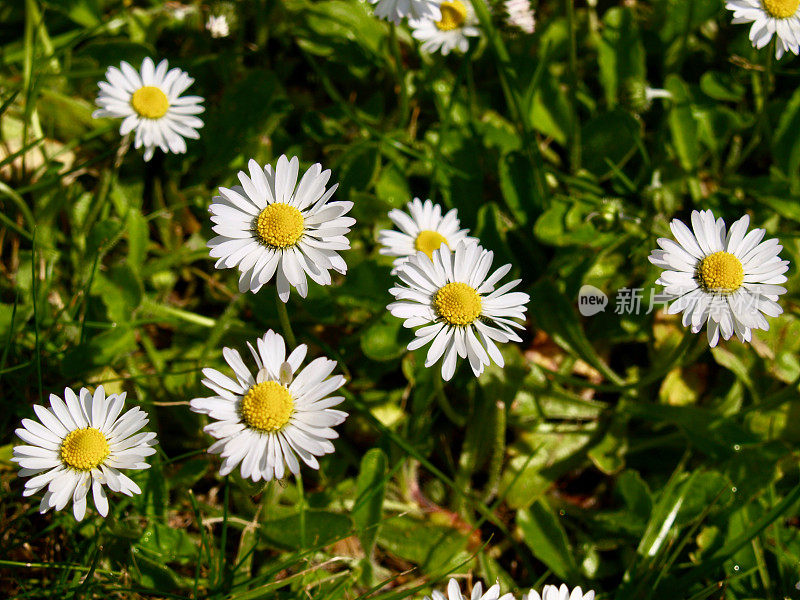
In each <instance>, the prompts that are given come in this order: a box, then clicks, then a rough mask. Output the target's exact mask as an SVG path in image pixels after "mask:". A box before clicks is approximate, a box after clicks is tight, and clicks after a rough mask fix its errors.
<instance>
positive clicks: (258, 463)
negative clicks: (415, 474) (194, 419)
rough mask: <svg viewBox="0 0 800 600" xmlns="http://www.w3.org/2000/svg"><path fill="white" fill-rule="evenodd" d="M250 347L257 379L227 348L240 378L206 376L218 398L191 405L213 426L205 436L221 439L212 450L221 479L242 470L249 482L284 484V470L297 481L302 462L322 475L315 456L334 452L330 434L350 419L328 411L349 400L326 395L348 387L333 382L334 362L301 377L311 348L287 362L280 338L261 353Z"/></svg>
mask: <svg viewBox="0 0 800 600" xmlns="http://www.w3.org/2000/svg"><path fill="white" fill-rule="evenodd" d="M247 346H248V347H249V348H250V352H251V353H252V355H253V358H254V360H255V363H256V375H255V377H253V374H252V373H251V371H250V369H249V368H248V367H246V366H245V364H244V361H243V360H242V357H241V356H240V355H239V353H238V352H237V351H236V350H232V349H231V348H224V349H223V350H222V354H223V356H224V357H225V361H226V362H227V363H228V365H230V367H231V368H232V369H233V371H234V373H235V375H236V379H231V378H229V377H226V376H225V375H223V374H222V373H220V372H219V371H216V370H214V369H203V375H205V376H206V379H203V385H205V386H206V387H208V388H209V389H210V390H211V391H212V392H214V393H215V394H216V395H215V396H211V397H209V398H195V399H194V400H192V401H191V402H190V403H189V404H190V406H191V408H192V410H193V411H194V412H198V413H203V414H207V415H209V416H210V417H211V418H212V419H215V421H214V422H213V423H211V424H210V425H207V426H206V427H205V428H204V429H203V431H205V432H207V433H209V434H211V435H212V436H213V437H215V438H217V441H216V442H215V443H214V444H212V445H211V447H210V448H209V449H208V451H209V453H211V454H221V455H222V458H223V461H222V467H221V468H220V470H219V474H220V475H227V474H228V473H230V472H231V471H233V469H234V468H236V465H238V464H239V463H241V469H240V471H241V474H242V477H244V478H245V479H247V478H250V479H252V480H253V481H259V480H260V479H264V480H265V481H269V480H271V479H273V478H275V479H281V478H282V477H283V476H284V474H285V473H286V467H288V469H289V471H291V472H292V473H294V474H295V475H296V474H297V473H299V472H300V463H299V462H298V460H297V457H298V456H299V457H300V459H301V460H302V461H303V462H304V463H306V465H308V466H309V467H311V468H312V469H319V463H318V462H317V459H316V458H315V457H316V456H322V455H324V454H329V453H331V452H333V450H334V448H333V444H332V443H331V441H330V440H332V439H335V438H337V437H339V434H337V433H336V432H335V431H334V430H333V429H332V427H334V426H336V425H340V424H341V423H343V422H344V420H345V419H346V418H347V413H346V412H342V411H340V410H334V409H332V408H331V407H332V406H336V405H337V404H339V403H341V402H342V401H343V400H344V398H343V397H342V396H329V394H331V393H332V392H334V391H336V390H338V389H339V388H340V387H342V385H344V382H345V379H344V377H342V376H341V375H334V376H332V377H331V376H330V375H331V373H332V372H333V369H334V368H335V367H336V361H334V360H328V359H327V358H317V359H316V360H313V361H312V362H311V363H309V365H308V366H307V367H306V368H305V369H303V371H302V372H299V373H298V371H299V369H300V364H301V363H302V362H303V359H304V358H305V356H306V351H307V347H306V345H305V344H302V345H300V346H298V347H297V348H295V349H294V351H293V352H292V353H291V354H290V355H289V357H288V358H286V346H285V344H284V341H283V337H281V336H280V335H279V334H277V333H275V332H273V331H272V330H270V331H267V333H266V334H264V337H262V338H261V339H259V340H256V348H253V346H252V345H251V344H250V343H249V342H248V344H247Z"/></svg>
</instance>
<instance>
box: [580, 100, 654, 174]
mask: <svg viewBox="0 0 800 600" xmlns="http://www.w3.org/2000/svg"><path fill="white" fill-rule="evenodd" d="M640 129H641V126H640V125H639V122H638V121H637V120H636V119H635V118H634V117H633V115H631V114H629V113H627V112H625V111H623V110H619V109H618V110H613V111H611V112H608V113H604V114H600V115H598V116H597V117H595V118H593V119H590V120H589V121H586V122H585V123H583V124H582V126H581V143H582V145H583V152H582V154H583V156H584V166H585V167H586V168H587V169H588V170H589V171H591V172H592V173H593V174H594V175H596V176H598V177H601V176H604V175H607V174H608V173H610V172H611V171H612V169H611V166H610V165H609V163H611V164H612V165H615V166H617V165H621V164H622V163H624V162H625V160H626V159H627V158H629V157H630V156H631V155H632V154H633V153H634V152H635V151H636V149H637V146H638V144H639V143H640V142H641V140H640V133H639V132H640Z"/></svg>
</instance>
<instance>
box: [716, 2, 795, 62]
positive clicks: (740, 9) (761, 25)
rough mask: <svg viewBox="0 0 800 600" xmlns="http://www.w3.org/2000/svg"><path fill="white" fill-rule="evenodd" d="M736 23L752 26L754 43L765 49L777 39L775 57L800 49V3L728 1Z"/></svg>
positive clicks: (755, 45) (726, 4) (756, 46)
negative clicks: (773, 39)
mask: <svg viewBox="0 0 800 600" xmlns="http://www.w3.org/2000/svg"><path fill="white" fill-rule="evenodd" d="M725 8H727V9H728V10H731V11H733V21H732V22H733V23H734V24H739V23H752V24H753V26H752V27H751V28H750V41H751V42H752V43H753V46H754V47H755V48H758V49H761V48H763V47H764V46H766V45H767V44H769V41H770V40H771V39H772V36H773V35H774V36H776V38H777V39H776V43H775V57H776V58H781V57H782V56H783V54H784V53H785V52H786V51H789V52H791V53H792V54H797V53H798V49H800V0H727V1H726V2H725Z"/></svg>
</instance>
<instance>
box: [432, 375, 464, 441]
mask: <svg viewBox="0 0 800 600" xmlns="http://www.w3.org/2000/svg"><path fill="white" fill-rule="evenodd" d="M433 385H434V386H435V388H436V399H437V400H438V401H439V408H441V409H442V412H443V413H444V414H445V415H446V416H447V418H448V419H450V420H451V421H452V422H453V423H455V424H456V425H458V426H459V427H463V426H464V425H466V424H467V417H466V416H465V415H462V414H459V413H458V412H457V411H456V409H454V408H453V405H452V404H450V401H449V400H448V399H447V394H445V393H444V381H442V372H441V371H439V370H437V371H436V375H434V376H433Z"/></svg>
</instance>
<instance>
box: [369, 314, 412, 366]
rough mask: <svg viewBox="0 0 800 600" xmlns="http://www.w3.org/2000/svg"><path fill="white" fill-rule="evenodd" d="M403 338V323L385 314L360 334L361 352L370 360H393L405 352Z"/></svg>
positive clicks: (404, 335)
mask: <svg viewBox="0 0 800 600" xmlns="http://www.w3.org/2000/svg"><path fill="white" fill-rule="evenodd" d="M404 337H406V334H404V333H403V321H402V320H401V319H398V318H397V317H393V316H392V315H391V314H390V313H388V312H385V313H383V314H381V317H380V319H378V320H377V321H375V322H374V323H372V325H370V326H369V327H367V328H366V329H365V330H364V332H363V333H362V334H361V340H360V344H361V350H362V351H363V352H364V355H365V356H367V357H369V358H371V359H372V360H378V361H387V360H394V359H396V358H398V357H399V356H402V355H403V354H404V353H405V351H406V347H405V343H404V342H403V338H404Z"/></svg>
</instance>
